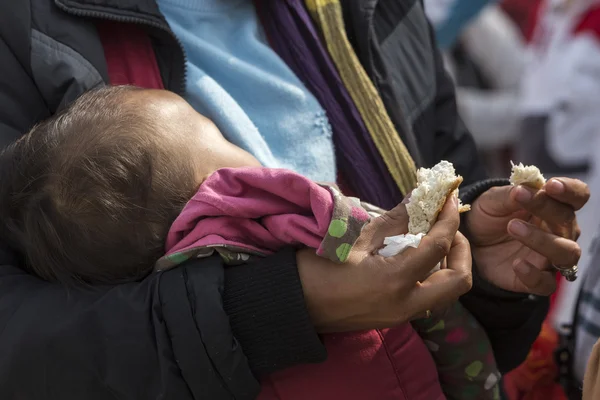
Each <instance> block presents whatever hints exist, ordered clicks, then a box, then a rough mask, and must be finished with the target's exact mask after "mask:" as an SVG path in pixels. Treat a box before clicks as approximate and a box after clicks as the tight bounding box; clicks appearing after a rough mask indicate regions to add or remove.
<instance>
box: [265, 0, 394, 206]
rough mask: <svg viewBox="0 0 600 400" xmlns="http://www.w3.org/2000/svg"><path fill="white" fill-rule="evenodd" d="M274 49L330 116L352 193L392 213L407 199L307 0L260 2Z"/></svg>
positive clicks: (345, 181)
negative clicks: (317, 26)
mask: <svg viewBox="0 0 600 400" xmlns="http://www.w3.org/2000/svg"><path fill="white" fill-rule="evenodd" d="M255 4H256V9H257V11H258V13H259V16H260V18H261V22H262V25H263V29H264V30H265V33H266V34H267V37H268V38H269V42H270V44H271V47H272V48H273V50H275V52H276V53H277V54H278V55H279V57H281V59H283V60H284V61H285V62H286V63H287V65H288V66H289V67H290V69H291V70H292V71H294V73H295V74H296V76H298V78H299V79H300V80H301V81H302V82H303V83H304V85H305V86H306V87H307V89H308V90H310V91H311V92H312V94H313V95H314V96H315V97H316V99H317V100H318V101H319V103H320V104H321V107H323V109H324V110H325V111H326V113H327V117H328V118H329V122H330V123H331V126H332V130H333V142H334V145H335V149H336V157H337V163H338V166H339V169H340V171H341V173H342V177H343V180H344V182H343V183H345V184H346V185H347V186H348V187H349V189H350V190H351V191H352V192H353V193H352V194H353V195H356V196H358V197H360V198H361V200H364V201H366V202H369V203H372V204H374V205H377V206H379V207H382V208H384V209H391V208H393V207H395V206H396V205H397V204H398V203H400V202H401V201H402V198H403V195H402V193H400V190H399V189H398V187H397V186H396V184H395V182H394V180H393V178H392V176H391V175H390V173H389V172H388V170H387V167H386V166H385V164H384V162H383V159H382V158H381V156H380V154H379V152H378V151H377V148H376V147H375V144H374V143H373V141H372V139H371V137H370V135H369V131H368V130H367V128H366V126H365V124H364V122H363V120H362V118H361V116H360V114H359V112H358V110H357V109H356V106H355V105H354V102H353V101H352V98H351V97H350V94H349V93H348V91H347V90H346V88H345V86H344V84H343V82H342V80H341V78H340V76H339V74H338V72H337V69H336V68H335V66H334V64H333V61H332V60H331V59H330V58H329V53H328V52H327V50H326V49H325V48H324V46H323V44H322V43H321V38H320V36H319V33H318V32H317V30H316V28H315V27H314V25H313V22H312V20H311V17H310V15H309V14H308V12H307V11H306V9H305V7H304V3H303V1H302V0H263V1H260V0H259V1H255Z"/></svg>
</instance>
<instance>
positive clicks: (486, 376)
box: [413, 302, 500, 400]
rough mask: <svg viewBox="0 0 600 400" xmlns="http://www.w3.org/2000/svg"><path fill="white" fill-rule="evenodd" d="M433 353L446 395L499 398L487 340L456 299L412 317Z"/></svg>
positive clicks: (473, 318) (449, 397) (460, 397)
mask: <svg viewBox="0 0 600 400" xmlns="http://www.w3.org/2000/svg"><path fill="white" fill-rule="evenodd" d="M413 327H414V328H415V330H416V331H417V332H418V333H419V336H420V337H421V338H422V339H423V341H424V342H425V344H426V345H427V347H429V350H430V352H431V355H432V356H433V358H434V360H435V363H436V366H437V370H438V373H439V376H440V383H441V385H442V389H443V391H444V393H445V394H446V396H447V397H448V399H451V400H454V399H456V400H459V399H475V398H476V399H489V400H496V399H499V398H500V397H499V385H498V382H499V380H500V372H499V371H498V368H497V366H496V361H495V359H494V353H493V350H492V346H491V344H490V341H489V339H488V337H487V335H486V333H485V331H484V330H483V328H482V327H481V325H480V324H479V322H477V320H476V319H475V317H473V316H472V315H471V313H469V311H467V309H465V308H464V307H463V306H462V305H461V304H460V303H459V302H456V303H455V304H454V305H452V306H450V307H447V308H446V309H444V310H440V311H439V312H434V314H433V316H431V317H430V318H428V319H420V320H417V321H413Z"/></svg>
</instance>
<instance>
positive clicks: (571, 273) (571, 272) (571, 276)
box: [552, 265, 578, 282]
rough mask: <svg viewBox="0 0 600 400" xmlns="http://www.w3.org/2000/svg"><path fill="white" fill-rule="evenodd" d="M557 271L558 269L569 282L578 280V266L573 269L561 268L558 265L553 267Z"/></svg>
mask: <svg viewBox="0 0 600 400" xmlns="http://www.w3.org/2000/svg"><path fill="white" fill-rule="evenodd" d="M552 266H553V267H554V268H555V269H557V270H558V271H559V272H560V274H561V275H562V276H564V277H565V279H566V280H567V281H569V282H574V281H575V280H576V279H577V271H578V268H577V265H573V266H572V267H571V268H560V267H557V266H556V265H552Z"/></svg>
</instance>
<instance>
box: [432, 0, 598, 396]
mask: <svg viewBox="0 0 600 400" xmlns="http://www.w3.org/2000/svg"><path fill="white" fill-rule="evenodd" d="M424 4H425V11H426V13H427V14H428V17H429V19H430V20H431V22H432V24H433V26H434V28H435V33H436V37H437V40H438V43H439V45H440V47H441V48H442V50H443V52H444V58H445V62H446V65H447V69H448V71H449V73H450V75H451V76H452V77H453V79H454V81H455V83H456V86H457V101H458V108H459V112H460V114H461V116H462V118H463V120H464V123H465V124H466V125H467V127H468V128H469V129H470V131H471V132H472V134H473V136H474V138H475V140H476V142H477V143H478V146H479V148H480V151H481V155H482V158H483V160H484V161H485V163H486V165H487V169H488V172H489V174H490V176H492V177H507V176H509V174H510V161H511V160H513V161H515V162H523V163H526V164H534V165H536V166H538V167H539V168H540V169H541V170H542V172H543V173H544V175H545V176H546V177H551V176H568V177H575V178H579V179H581V180H583V181H585V182H586V183H588V185H589V186H590V190H591V193H592V197H591V200H590V202H589V203H588V205H587V206H586V207H585V209H584V210H583V211H582V212H580V214H579V215H578V220H579V221H580V225H581V230H582V235H581V239H580V240H579V243H580V245H581V248H582V250H583V256H582V259H581V263H580V265H579V270H580V273H579V275H580V276H583V277H585V275H586V273H587V272H588V271H589V270H590V269H592V268H600V266H598V265H593V263H591V261H590V254H591V249H592V248H593V246H594V244H595V242H596V241H595V236H596V234H597V233H598V231H599V229H598V228H599V227H600V212H597V211H600V208H598V204H596V202H597V197H598V196H597V192H598V191H600V173H599V172H598V167H597V164H598V161H599V160H600V151H599V150H600V145H599V142H598V136H599V134H600V0H503V1H490V0H460V1H459V0H425V1H424ZM583 280H584V279H581V278H580V279H578V281H577V282H576V283H574V284H571V283H570V284H565V283H564V282H562V281H561V280H560V279H559V290H558V291H557V293H556V295H555V296H554V297H553V299H552V306H551V313H550V315H549V317H548V320H547V323H546V324H545V326H544V329H543V331H542V333H541V334H540V337H539V338H538V341H537V342H536V344H535V346H534V348H533V349H532V352H531V354H530V356H529V357H528V360H527V361H526V362H525V364H524V365H522V366H521V367H519V368H518V369H517V370H516V371H513V373H511V374H509V376H507V377H506V383H505V386H506V391H507V394H508V395H509V397H510V398H511V399H523V400H525V399H529V400H532V399H545V400H550V399H563V398H567V397H566V396H565V394H564V393H563V392H562V389H561V388H560V385H558V381H560V379H561V371H560V366H559V364H560V363H557V362H556V360H555V357H556V354H557V350H560V347H561V337H562V338H565V337H568V335H569V332H570V327H569V325H571V324H572V323H573V320H574V310H575V308H576V307H575V305H576V303H577V299H578V295H579V293H580V290H581V283H582V282H583ZM575 372H576V374H577V372H578V371H575ZM579 373H581V374H582V371H579ZM577 375H578V374H577Z"/></svg>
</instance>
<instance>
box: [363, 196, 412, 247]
mask: <svg viewBox="0 0 600 400" xmlns="http://www.w3.org/2000/svg"><path fill="white" fill-rule="evenodd" d="M366 229H369V230H371V231H372V234H373V245H374V246H375V247H379V246H381V245H382V244H383V239H385V238H386V237H388V236H396V235H401V234H404V233H407V232H408V212H407V211H406V205H405V204H404V203H400V204H398V205H397V206H396V207H394V208H393V209H391V210H390V211H386V212H385V213H384V214H382V215H380V216H379V217H377V218H374V219H373V220H371V223H369V224H368V225H367V226H366V228H365V230H366Z"/></svg>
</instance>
